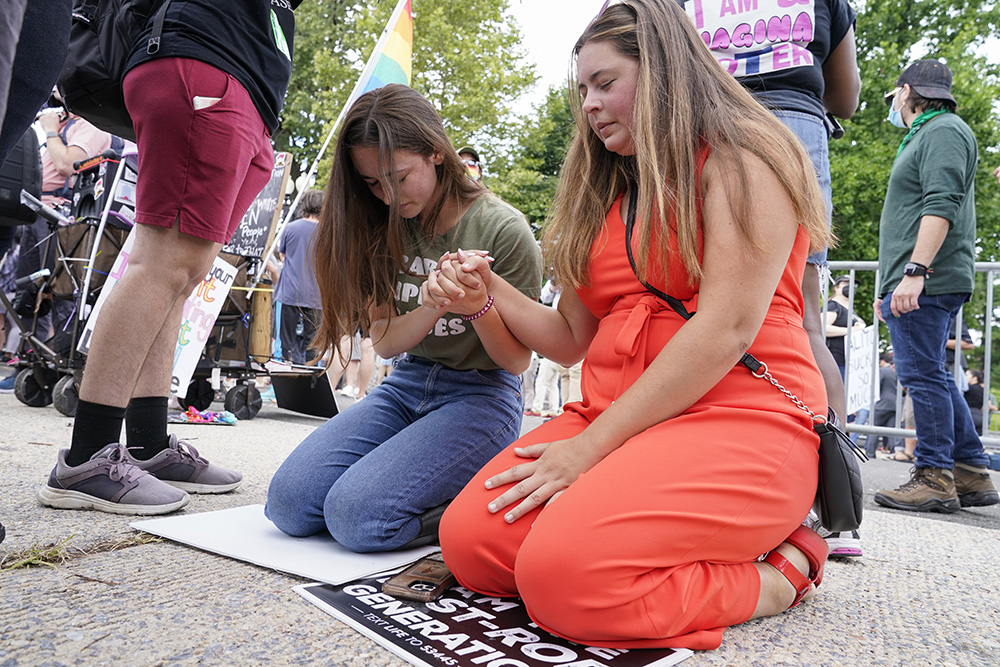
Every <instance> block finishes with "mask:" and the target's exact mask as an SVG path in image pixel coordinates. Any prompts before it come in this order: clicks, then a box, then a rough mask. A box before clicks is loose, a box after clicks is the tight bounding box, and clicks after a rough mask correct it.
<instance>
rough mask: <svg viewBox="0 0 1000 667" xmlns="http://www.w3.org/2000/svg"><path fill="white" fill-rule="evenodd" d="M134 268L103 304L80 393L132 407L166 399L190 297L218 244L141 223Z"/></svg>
mask: <svg viewBox="0 0 1000 667" xmlns="http://www.w3.org/2000/svg"><path fill="white" fill-rule="evenodd" d="M135 234H136V238H135V245H134V247H133V249H132V254H131V255H130V257H129V268H128V271H127V272H126V273H125V275H124V276H123V277H122V279H121V280H120V281H119V282H118V284H117V285H116V286H115V289H114V290H113V291H112V292H111V295H110V296H109V297H108V300H107V302H106V303H105V304H104V306H103V307H102V309H101V314H100V317H99V318H98V321H97V325H96V326H95V328H94V335H93V339H92V342H91V346H90V351H89V353H88V355H87V366H86V370H85V372H84V376H83V382H82V384H81V386H80V398H81V399H83V400H85V401H89V402H91V403H99V404H101V405H109V406H115V407H122V408H123V407H126V406H127V405H128V402H129V399H131V398H132V396H133V395H135V392H136V391H139V392H140V394H139V395H142V396H165V395H166V394H167V392H168V391H169V383H170V368H171V367H172V362H173V350H174V345H176V342H177V331H178V327H179V326H180V313H181V307H182V304H183V302H184V299H185V298H186V297H187V295H188V294H189V293H190V289H191V286H192V284H193V283H197V281H199V280H201V279H202V278H204V276H205V274H206V273H207V272H208V269H209V267H210V266H211V264H212V260H213V258H214V257H215V255H216V254H218V251H219V249H220V247H221V246H220V245H219V244H218V243H213V242H211V241H206V240H204V239H199V238H196V237H194V236H189V235H187V234H182V233H181V232H180V230H179V229H178V228H177V227H174V228H172V229H165V228H162V227H153V226H150V225H138V226H137V227H136V230H135Z"/></svg>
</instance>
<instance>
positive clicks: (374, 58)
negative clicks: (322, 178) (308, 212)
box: [251, 0, 409, 287]
mask: <svg viewBox="0 0 1000 667" xmlns="http://www.w3.org/2000/svg"><path fill="white" fill-rule="evenodd" d="M407 2H409V0H399V2H397V3H396V8H395V9H394V10H393V11H392V16H390V17H389V21H388V22H387V23H386V24H385V27H384V28H383V29H382V34H381V35H379V38H378V42H376V44H375V48H374V50H372V52H371V55H370V56H368V62H366V63H365V68H364V69H363V70H361V76H359V77H358V80H357V82H356V83H355V84H354V88H353V90H351V94H350V95H348V97H347V101H346V102H345V103H344V106H343V108H341V110H340V114H338V115H337V120H336V121H334V123H333V126H332V127H331V128H330V133H329V134H328V135H327V136H326V139H325V140H324V141H323V145H322V146H320V149H319V153H318V154H317V155H316V159H315V160H313V162H312V165H311V166H310V167H309V171H308V172H306V176H305V178H304V179H303V181H302V182H303V183H304V184H305V183H308V182H309V179H310V178H312V176H313V174H315V173H316V170H317V169H318V168H319V162H320V160H322V159H323V156H324V155H325V154H326V149H327V148H329V146H330V142H331V141H333V137H334V135H335V134H336V133H337V128H339V127H340V123H341V122H342V121H343V120H344V116H346V115H347V111H348V110H349V109H350V108H351V105H352V104H354V100H355V99H357V97H358V93H359V91H360V90H361V88H362V86H364V85H366V84H367V83H368V80H369V79H370V78H371V74H372V72H373V71H374V70H375V65H376V64H378V56H379V55H380V54H381V53H382V47H384V46H385V43H386V42H387V41H389V37H390V36H391V35H392V32H393V31H392V28H394V27H395V25H396V21H398V20H399V17H400V15H401V14H402V13H403V9H404V8H405V7H406V3H407ZM304 193H305V189H300V190H299V191H298V193H297V194H296V195H295V199H293V200H292V205H291V206H289V207H288V213H287V214H286V215H285V219H284V220H282V221H281V222H280V223H279V224H278V229H277V230H275V233H274V239H273V240H272V241H271V245H270V247H268V249H267V252H266V253H265V254H264V257H263V258H262V259H261V263H260V266H259V267H258V268H257V274H256V275H255V276H254V278H253V284H252V285H251V287H256V286H257V283H259V282H260V279H261V276H263V275H264V269H265V268H266V267H267V263H268V261H269V260H270V259H271V257H272V256H273V255H274V249H275V248H277V247H278V241H280V240H281V234H282V233H283V232H284V231H285V227H286V226H287V225H288V223H289V222H290V221H291V218H292V216H293V215H294V214H295V208H296V207H297V206H298V205H299V202H300V201H301V200H302V195H303V194H304Z"/></svg>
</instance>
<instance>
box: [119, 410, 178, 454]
mask: <svg viewBox="0 0 1000 667" xmlns="http://www.w3.org/2000/svg"><path fill="white" fill-rule="evenodd" d="M125 442H126V443H128V446H129V450H128V451H129V454H131V455H132V456H134V457H135V458H137V459H139V460H140V461H146V460H149V459H151V458H153V457H154V456H156V455H157V454H159V453H160V452H162V451H163V450H164V449H166V448H167V444H168V442H169V440H168V438H167V397H166V396H144V397H142V398H133V399H132V400H131V401H129V404H128V410H126V411H125ZM133 447H136V448H137V449H132V448H133Z"/></svg>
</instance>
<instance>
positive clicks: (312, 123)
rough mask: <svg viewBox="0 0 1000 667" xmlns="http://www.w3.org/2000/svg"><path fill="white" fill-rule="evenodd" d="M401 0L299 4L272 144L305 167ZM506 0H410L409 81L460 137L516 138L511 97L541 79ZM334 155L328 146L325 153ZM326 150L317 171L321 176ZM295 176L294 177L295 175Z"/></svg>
mask: <svg viewBox="0 0 1000 667" xmlns="http://www.w3.org/2000/svg"><path fill="white" fill-rule="evenodd" d="M395 5H396V3H395V2H393V1H389V0H386V1H384V2H379V3H377V4H373V3H362V2H348V1H347V0H332V1H330V0H327V1H322V0H317V1H315V2H309V3H303V4H302V6H301V7H300V8H299V9H298V10H297V11H296V21H297V28H296V40H295V63H294V68H293V72H292V81H291V83H290V85H289V92H288V96H287V98H286V101H285V109H284V112H283V115H282V123H281V127H280V129H279V131H278V132H277V133H276V135H275V145H276V146H277V148H278V149H280V150H288V151H290V152H291V153H293V155H294V156H295V161H296V163H297V165H299V166H300V168H301V166H302V165H308V164H311V162H312V161H313V160H314V159H315V157H316V155H317V154H318V153H319V150H320V147H321V145H322V142H323V140H324V139H325V138H326V137H327V136H328V135H329V133H330V130H331V128H332V125H333V123H334V122H335V121H336V119H337V115H338V114H339V112H340V110H341V108H342V107H343V105H344V103H345V101H346V100H347V97H348V96H349V95H350V93H351V91H352V90H353V88H354V84H355V82H356V81H357V78H358V76H359V75H360V73H361V70H362V68H363V67H364V64H365V62H366V61H367V59H368V57H369V56H370V55H371V52H372V50H373V49H374V47H375V44H376V43H377V42H378V38H379V35H380V34H381V32H382V29H383V28H384V27H385V24H386V22H387V21H388V19H389V17H390V15H391V14H392V11H393V9H394V8H395ZM508 6H509V0H413V2H412V11H413V23H414V28H413V79H412V81H411V85H412V86H413V87H414V89H416V90H417V91H418V92H420V93H421V94H423V95H424V96H425V97H427V98H428V99H429V100H430V101H431V103H432V104H434V106H435V108H437V110H438V111H439V112H440V114H441V116H442V118H444V120H445V125H446V127H448V130H449V133H450V135H451V136H452V138H453V139H455V140H456V143H474V144H476V145H481V146H492V145H498V146H503V145H509V144H512V143H513V128H514V127H515V126H516V123H515V120H516V119H515V118H514V116H513V114H512V112H511V104H512V103H513V101H514V100H516V99H517V98H518V97H520V95H521V94H522V93H523V92H524V91H525V90H526V89H527V88H528V87H529V86H531V85H532V84H533V83H534V81H535V73H534V66H533V65H530V64H526V63H524V55H525V54H524V52H523V50H522V48H521V46H520V42H521V33H520V30H519V29H518V27H517V26H516V24H514V23H512V22H510V21H508V20H506V19H505V12H506V10H507V7H508ZM328 153H329V151H328ZM329 167H330V156H329V154H328V155H327V157H326V158H325V160H324V163H323V164H322V165H321V167H320V169H319V171H318V172H317V174H316V176H317V181H318V182H319V183H320V184H323V183H325V181H326V178H327V175H328V173H329ZM294 175H296V174H293V176H294Z"/></svg>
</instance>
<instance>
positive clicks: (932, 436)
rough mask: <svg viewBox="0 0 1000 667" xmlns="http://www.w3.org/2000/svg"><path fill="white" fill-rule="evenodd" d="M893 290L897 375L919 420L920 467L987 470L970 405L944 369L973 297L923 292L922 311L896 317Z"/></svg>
mask: <svg viewBox="0 0 1000 667" xmlns="http://www.w3.org/2000/svg"><path fill="white" fill-rule="evenodd" d="M891 298H892V293H891V292H890V293H889V294H887V295H886V296H885V297H883V299H882V308H881V310H882V317H883V318H884V319H885V322H886V324H887V325H888V327H889V335H890V336H891V339H892V350H893V355H894V358H895V366H896V375H897V377H898V379H899V383H900V384H902V385H903V386H905V387H906V388H907V390H908V391H909V393H910V396H912V398H913V413H914V417H915V418H916V422H917V448H916V451H915V452H914V453H915V455H916V466H917V467H918V468H944V469H945V470H951V469H952V468H953V467H954V465H955V463H956V462H958V463H965V464H968V465H971V466H975V467H985V466H986V464H987V458H986V454H985V452H984V451H983V443H982V441H981V440H980V439H979V434H978V433H977V432H976V427H975V425H974V424H973V423H972V416H971V415H970V414H969V406H968V404H967V403H966V402H965V399H964V398H963V397H962V394H961V393H959V391H958V387H956V386H955V381H954V378H953V377H952V376H950V375H949V374H948V372H947V371H946V370H945V367H944V362H945V352H946V347H945V346H946V345H947V343H948V329H949V323H950V322H951V321H952V318H953V317H954V316H955V315H956V313H958V311H959V309H960V308H961V307H962V305H963V304H964V303H965V302H966V301H967V300H968V298H969V295H968V294H936V295H933V296H930V295H927V294H921V295H920V298H919V300H918V304H919V306H920V307H919V308H918V309H916V310H913V311H910V312H909V313H904V314H902V315H900V316H899V317H896V316H894V315H893V314H892V311H891V310H890V308H889V304H890V301H891Z"/></svg>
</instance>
